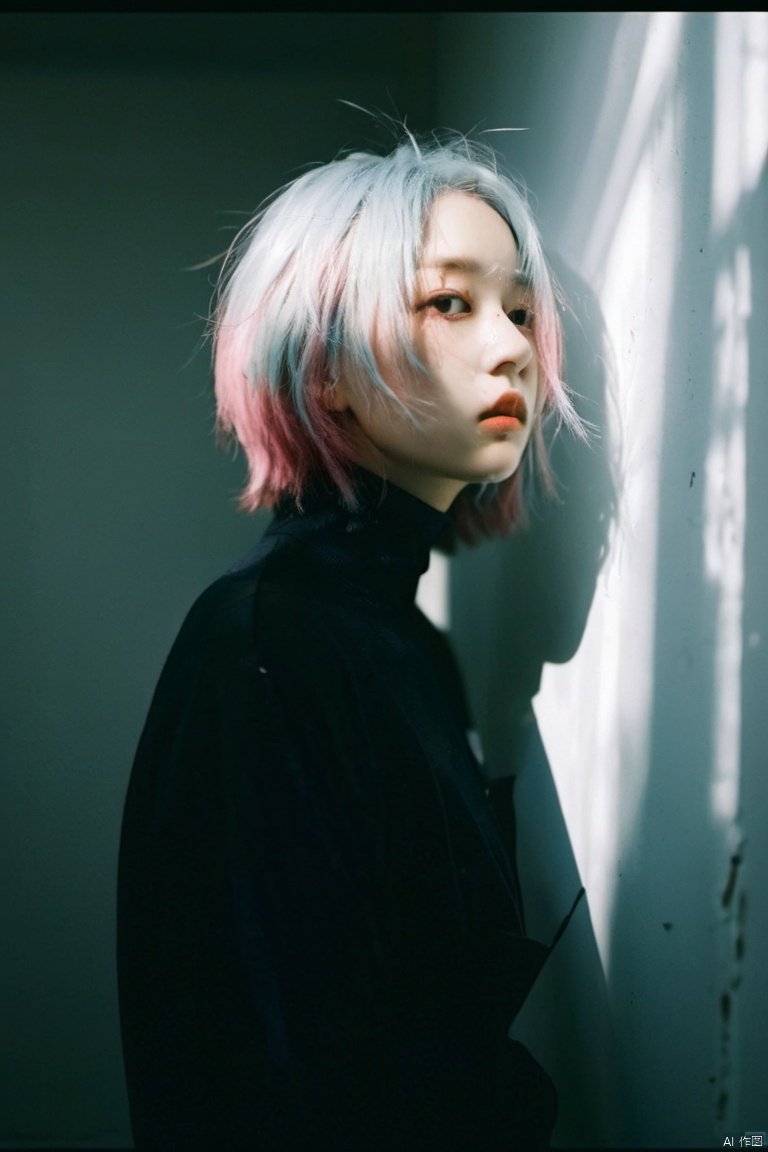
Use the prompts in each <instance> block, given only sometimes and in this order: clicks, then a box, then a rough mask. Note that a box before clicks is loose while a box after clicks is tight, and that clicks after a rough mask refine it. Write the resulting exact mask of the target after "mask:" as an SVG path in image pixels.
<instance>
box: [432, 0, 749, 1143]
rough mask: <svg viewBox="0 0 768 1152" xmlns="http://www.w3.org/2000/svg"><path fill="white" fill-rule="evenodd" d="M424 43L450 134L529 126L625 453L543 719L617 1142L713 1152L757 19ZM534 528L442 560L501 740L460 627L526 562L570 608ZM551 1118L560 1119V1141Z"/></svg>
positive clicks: (591, 23) (745, 944) (734, 891)
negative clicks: (604, 549) (600, 1023)
mask: <svg viewBox="0 0 768 1152" xmlns="http://www.w3.org/2000/svg"><path fill="white" fill-rule="evenodd" d="M442 36H443V42H442V43H443V60H444V65H443V68H444V70H443V74H442V77H441V87H440V98H441V112H442V120H443V121H444V122H447V123H453V124H456V125H457V126H458V127H462V128H468V127H470V126H471V125H472V124H473V123H475V122H478V121H480V120H483V121H484V123H483V125H482V126H488V127H494V128H495V127H503V126H513V127H526V128H527V129H528V131H527V132H526V133H525V134H522V133H520V134H517V133H516V134H508V135H501V134H499V135H496V136H493V137H489V139H491V140H492V141H493V142H494V143H495V144H496V146H497V147H499V148H500V150H501V151H502V153H503V154H505V155H506V157H507V158H508V163H509V164H510V165H511V166H512V167H513V168H517V169H519V170H520V171H521V172H522V173H523V174H524V175H525V177H526V179H527V181H528V183H529V185H530V188H531V191H532V193H533V194H534V195H535V197H536V200H537V202H538V209H539V216H540V219H541V220H542V223H543V227H544V232H545V237H546V239H547V241H548V242H549V244H550V246H551V247H552V248H553V249H554V250H556V251H557V252H558V253H559V254H560V256H561V257H562V258H564V260H565V261H566V262H567V264H568V265H569V266H570V268H571V269H573V270H574V271H575V272H576V273H578V274H579V275H580V276H581V277H582V278H583V279H584V280H585V281H586V282H587V284H588V285H589V287H590V288H591V289H592V291H593V292H594V295H595V297H596V300H597V302H598V304H599V307H600V309H601V310H602V313H603V316H604V319H605V324H606V327H607V332H608V336H609V341H610V347H611V350H612V351H611V354H610V357H609V360H608V362H607V364H606V365H605V367H606V368H608V369H610V371H609V372H608V373H607V382H608V388H607V393H606V394H605V396H604V397H602V398H603V399H604V400H605V403H604V404H602V405H601V404H600V400H601V396H600V395H599V393H600V388H598V387H597V385H596V378H595V379H592V380H588V379H586V378H585V377H584V376H583V375H580V374H579V373H580V372H581V371H582V370H583V367H584V360H583V357H581V353H579V355H580V357H581V358H580V359H579V362H578V365H577V367H578V370H579V371H577V373H576V376H577V379H575V380H574V381H573V383H574V386H575V387H576V388H577V390H579V391H586V392H587V393H588V400H587V403H586V409H585V410H586V411H587V413H588V414H591V415H592V417H593V418H595V416H597V422H598V423H599V424H601V425H602V426H603V439H602V441H601V442H600V443H599V445H598V446H597V448H596V452H597V454H598V457H600V456H602V457H603V458H605V457H606V456H607V457H608V458H611V457H612V458H614V459H615V460H616V461H617V463H618V477H619V490H618V506H617V513H616V516H615V517H614V518H613V526H612V532H611V543H610V549H609V553H608V557H607V560H606V562H605V563H604V565H603V567H602V570H601V572H600V575H599V578H598V580H597V584H596V589H595V593H594V599H593V601H592V605H591V610H590V611H589V614H588V619H587V621H586V627H585V631H584V636H583V639H582V640H581V643H580V645H579V646H578V651H577V652H576V654H575V655H574V654H573V652H572V651H570V650H569V649H568V645H565V649H564V651H563V652H561V653H556V652H555V647H556V646H552V645H550V648H549V652H546V651H545V649H546V644H544V645H543V646H542V648H541V651H542V653H544V659H545V660H547V661H548V662H547V663H546V664H545V667H544V674H543V680H542V686H541V690H540V692H539V693H538V695H537V697H536V700H535V713H536V717H537V719H538V724H539V727H540V730H541V734H542V737H543V743H544V746H545V748H546V753H547V757H548V759H549V763H550V765H551V769H552V774H553V776H554V779H555V781H556V785H557V790H558V793H559V796H560V800H561V802H562V808H563V812H564V814H565V819H566V821H567V825H568V828H569V831H570V836H571V841H572V844H573V848H574V852H575V857H576V861H577V863H578V868H579V871H580V873H581V876H582V878H583V880H584V883H585V885H586V888H587V891H588V895H589V902H590V910H591V914H592V922H593V925H594V930H595V936H596V939H597V943H598V945H599V951H600V955H601V958H602V962H603V966H604V970H605V972H606V974H607V989H608V996H609V1003H610V1012H611V1018H612V1022H613V1026H614V1030H615V1034H616V1043H617V1051H618V1065H619V1068H620V1070H621V1073H622V1079H623V1081H624V1090H623V1107H624V1112H625V1121H626V1132H627V1136H626V1139H627V1142H628V1143H629V1144H631V1145H634V1146H645V1147H653V1146H675V1147H688V1146H696V1145H722V1142H723V1138H724V1136H725V1135H726V1134H728V1133H734V1134H736V1135H737V1137H738V1136H739V1135H741V1134H742V1133H744V1132H745V1131H750V1130H755V1131H761V1130H762V1129H764V1128H766V1127H768V1112H767V1111H766V1103H765V1101H766V1095H765V1084H766V1082H768V1076H767V1075H766V1071H767V1064H768V1061H767V1060H766V1057H765V1048H764V1044H762V1043H761V1036H760V1027H761V1026H760V1021H763V1022H764V1021H765V1020H766V1018H767V1017H768V985H767V980H766V967H765V962H764V956H765V948H766V943H767V942H768V941H767V939H766V937H767V936H768V910H767V909H766V902H765V899H764V897H763V894H762V887H763V877H764V876H765V875H766V839H765V837H764V835H763V822H764V817H765V814H766V812H767V811H768V795H767V792H768V774H766V771H765V769H766V747H767V746H768V745H767V744H766V735H767V733H766V708H765V702H766V701H767V700H768V669H767V668H766V650H767V648H768V632H767V631H766V628H768V618H767V615H768V608H767V604H766V593H765V578H764V572H765V562H766V559H767V557H766V551H767V546H768V532H766V521H765V516H764V511H763V502H764V499H765V493H766V491H768V484H767V483H766V480H767V479H768V477H767V476H766V463H765V461H766V453H765V447H764V438H765V435H766V433H768V411H767V407H768V404H767V401H766V389H765V368H766V360H767V359H768V358H767V356H766V331H765V321H764V317H765V315H766V303H767V302H768V301H767V299H766V223H767V222H768V213H766V208H767V207H768V204H767V203H766V200H767V197H766V177H765V160H766V147H767V145H768V17H766V15H765V14H764V13H742V14H739V13H736V14H723V13H715V14H702V13H698V14H696V13H669V12H658V13H623V14H621V13H618V14H614V13H612V14H604V13H592V14H577V15H572V16H565V15H563V14H556V13H554V14H546V15H542V16H538V17H537V16H535V15H534V14H530V13H529V14H521V15H483V16H477V17H468V16H461V17H452V18H448V19H447V20H446V22H445V25H444V27H443V31H442ZM458 45H461V50H459V49H458ZM577 296H578V297H579V300H578V301H577V308H576V311H577V312H579V311H581V312H583V310H584V304H585V301H587V300H588V294H586V293H584V292H583V291H581V290H579V289H577ZM601 371H602V369H601V367H600V366H599V365H595V373H596V376H597V375H599V374H600V372H601ZM596 403H597V406H595V404H596ZM568 476H569V480H568V487H567V490H566V491H565V493H564V497H565V505H564V507H563V508H562V509H561V510H560V511H559V512H558V513H557V514H556V516H560V517H561V520H562V522H563V523H574V524H577V525H579V524H581V523H582V522H584V523H586V524H589V523H590V522H591V520H590V514H589V509H588V507H586V508H585V504H586V505H588V504H589V502H590V499H592V498H594V503H595V508H596V511H598V512H599V510H600V504H601V501H600V498H599V493H598V488H597V487H594V488H593V490H592V496H590V491H589V489H588V488H585V487H584V486H583V484H581V486H580V480H579V477H580V470H579V469H576V470H573V469H572V470H571V472H570V473H568ZM606 507H608V505H604V506H603V511H604V510H605V508H606ZM548 515H549V517H550V520H551V519H552V515H553V514H551V513H550V514H548ZM546 520H547V517H546V516H545V526H546ZM541 535H542V532H541V530H540V531H539V532H538V535H537V534H534V542H535V544H536V547H537V548H538V552H537V553H536V555H535V557H534V560H533V561H532V560H530V559H528V560H526V558H525V545H524V543H520V542H518V543H515V544H513V545H502V546H499V548H497V550H496V561H495V564H496V567H495V568H494V569H491V570H490V574H489V569H488V568H487V567H485V566H484V567H482V568H480V567H479V566H478V565H479V561H477V560H475V559H474V558H472V557H464V558H463V559H462V560H460V562H459V563H458V564H457V565H456V568H455V572H454V625H455V627H456V630H457V638H458V641H459V644H460V646H461V648H462V652H463V655H464V659H465V663H466V665H467V667H468V670H469V673H470V677H471V678H472V680H473V682H474V683H475V685H476V695H477V699H478V703H479V707H480V710H481V711H482V710H483V708H486V716H485V728H486V735H487V738H490V739H491V740H492V741H495V742H496V745H497V747H499V748H500V749H502V750H503V748H504V730H505V725H507V728H508V726H509V718H508V717H507V718H505V717H504V699H505V693H506V699H507V700H509V699H510V698H511V697H512V696H514V694H515V692H516V691H517V689H518V686H516V685H515V684H514V683H512V682H511V681H510V680H507V681H504V678H503V676H502V678H501V688H500V687H499V679H498V678H497V680H496V682H495V683H492V684H488V683H487V677H486V690H485V691H483V690H482V687H481V685H482V677H483V675H486V674H485V673H484V672H483V671H482V660H481V654H480V652H479V651H478V647H479V645H478V644H477V642H476V636H475V638H474V639H473V635H472V632H471V629H470V628H469V627H467V626H465V625H463V624H462V618H461V617H462V614H466V613H467V611H468V610H467V608H466V598H467V596H470V597H471V596H473V595H474V596H475V597H477V595H478V594H479V593H481V592H482V590H483V588H485V590H486V591H487V589H488V581H489V579H492V580H494V581H495V585H494V590H495V592H496V594H497V595H500V596H503V595H504V592H505V589H507V590H509V589H514V594H515V596H517V597H518V598H519V599H520V610H519V615H518V620H517V623H518V624H520V623H521V622H522V621H523V620H524V614H525V612H526V600H525V591H526V584H525V582H524V581H523V580H522V579H521V573H522V575H527V576H529V577H530V583H529V584H528V585H527V589H528V592H529V595H530V596H532V598H533V601H534V602H535V603H538V601H539V600H540V598H541V593H540V591H539V588H540V585H541V583H542V582H543V581H546V580H549V581H554V584H555V586H556V587H557V589H558V592H557V595H558V596H559V597H562V598H564V600H565V601H567V600H568V598H569V596H570V595H571V592H570V591H569V585H571V584H572V585H573V589H574V591H575V594H576V596H577V597H579V596H583V589H584V587H586V586H588V585H589V577H588V576H585V575H584V573H585V572H586V573H590V572H592V571H593V561H594V548H593V547H592V545H591V543H590V542H589V540H588V539H587V538H586V537H585V538H584V539H585V547H584V549H583V551H582V553H581V554H580V552H579V547H578V542H577V543H576V544H575V545H573V542H572V543H571V545H569V547H568V548H567V549H561V550H560V552H559V553H558V551H557V550H555V551H552V552H550V553H547V552H546V551H543V550H542V549H541V548H540V547H539V545H538V543H537V541H539V538H540V537H541ZM544 535H546V531H545V532H544ZM547 563H549V565H550V566H549V568H547ZM510 564H513V565H514V568H513V569H511V568H510ZM526 564H527V565H528V569H526V568H525V567H524V566H525V565H526ZM537 564H538V567H537ZM553 564H554V570H553V567H552V565H553ZM558 565H559V570H558ZM503 580H506V581H507V583H506V585H505V584H503V583H501V581H503ZM459 593H460V595H459ZM457 606H458V607H457ZM561 611H562V614H563V616H564V617H566V616H567V615H568V612H567V608H566V607H563V605H562V602H561ZM576 615H577V616H578V612H576ZM495 619H496V623H497V625H498V626H499V628H500V631H499V634H498V635H497V636H496V648H497V650H500V651H502V652H503V651H505V650H507V649H510V650H513V649H514V647H515V646H516V644H517V643H518V632H517V631H516V625H515V621H514V620H513V621H512V622H511V623H507V624H506V626H505V623H504V618H503V615H501V616H500V615H499V613H498V612H497V613H496V617H495ZM483 627H485V629H486V631H489V630H490V633H492V631H493V627H494V622H493V618H492V619H491V621H490V622H488V621H486V623H485V624H484V625H483ZM476 631H477V630H476V629H475V632H476ZM523 632H524V629H523ZM571 657H572V658H571ZM511 659H512V657H511V656H510V657H509V660H511ZM561 660H566V661H567V662H566V663H561V664H556V663H554V662H553V661H561ZM489 699H493V700H495V705H494V709H493V713H492V714H491V715H488V714H487V702H488V700H489ZM528 774H529V775H530V774H531V770H530V769H529V773H528ZM539 775H540V778H541V780H542V781H544V780H545V777H546V763H545V762H544V764H543V767H540V769H539ZM524 778H525V776H523V779H524ZM539 789H540V791H541V794H542V795H544V794H545V792H546V788H545V785H544V784H543V783H541V784H540V785H539ZM533 791H534V792H535V788H534V789H533ZM536 803H537V801H535V798H534V803H533V807H529V808H528V809H527V810H526V812H527V814H528V816H529V818H530V820H531V821H533V822H536V821H537V819H538V817H540V816H541V812H537V809H536ZM548 819H550V824H549V825H547V827H549V828H550V829H554V824H553V823H552V819H553V818H551V817H550V818H548ZM552 835H553V837H554V835H555V834H554V832H553V833H552ZM553 842H554V841H553ZM559 852H560V855H561V856H562V859H563V861H564V863H563V864H562V866H561V868H560V880H557V878H555V880H554V881H553V883H554V884H555V885H556V886H557V884H559V885H560V887H563V886H564V881H563V877H566V878H568V879H570V872H569V867H570V865H569V864H568V862H567V852H566V850H565V849H564V848H563V847H562V845H561V846H560V848H559ZM556 871H557V870H556ZM587 935H588V934H587V933H584V934H583V938H584V939H586V938H587ZM584 970H585V972H591V977H590V979H592V978H594V971H593V970H592V969H590V967H589V965H588V964H587V965H585V967H584ZM585 1012H586V1006H585ZM587 1027H588V1026H587ZM568 1042H569V1043H570V1044H574V1043H575V1042H574V1041H573V1039H572V1038H571V1039H570V1040H569V1041H568ZM603 1042H604V1041H603V1040H602V1039H601V1040H600V1041H599V1043H600V1044H602V1043H603ZM586 1046H587V1047H589V1037H587V1038H586ZM592 1058H593V1059H595V1057H594V1053H593V1057H592ZM599 1064H600V1062H599V1060H597V1061H596V1066H599ZM582 1119H583V1121H584V1125H586V1124H587V1123H594V1116H593V1117H592V1118H591V1120H590V1119H589V1118H582ZM568 1123H571V1128H570V1129H569V1128H568ZM568 1123H566V1125H565V1127H563V1126H561V1128H560V1130H559V1132H558V1135H559V1137H560V1139H561V1140H562V1141H563V1142H565V1143H574V1144H575V1143H578V1142H579V1137H580V1136H583V1132H584V1131H585V1130H586V1129H585V1127H582V1130H581V1131H579V1123H580V1120H579V1117H578V1116H576V1117H575V1120H574V1118H573V1117H572V1118H571V1120H570V1121H568ZM574 1123H575V1128H574V1126H573V1125H574ZM736 1145H737V1146H738V1139H737V1141H736Z"/></svg>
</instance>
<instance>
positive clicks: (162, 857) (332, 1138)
mask: <svg viewBox="0 0 768 1152" xmlns="http://www.w3.org/2000/svg"><path fill="white" fill-rule="evenodd" d="M215 340H216V392H217V401H218V412H219V421H220V425H221V427H222V428H223V429H224V430H226V431H228V432H233V433H234V434H235V435H236V437H237V439H238V440H239V442H240V444H241V445H242V447H243V449H244V451H245V454H246V456H247V460H248V465H249V480H248V484H247V488H246V490H245V493H244V496H243V504H244V506H245V507H246V508H249V509H253V508H256V507H260V506H264V505H269V506H273V507H274V509H275V514H274V519H273V521H272V524H271V526H270V527H269V529H268V530H267V533H266V535H265V537H264V539H263V540H262V541H261V543H260V544H259V545H258V547H257V548H256V549H255V550H254V551H253V552H252V553H251V554H250V555H249V556H248V557H246V558H245V559H244V560H243V561H242V562H241V563H240V564H239V565H237V566H236V567H235V568H233V569H232V570H231V571H230V572H228V573H227V574H226V575H225V576H224V577H222V578H221V579H220V580H218V581H217V582H216V583H215V584H214V585H213V586H212V587H211V588H209V589H208V590H207V591H206V592H205V593H204V594H203V595H202V596H201V598H200V599H199V600H198V601H197V603H196V604H195V605H194V607H193V608H192V610H191V612H190V614H189V616H188V618H187V620H186V621H185V623H184V625H183V627H182V629H181V632H180V635H179V637H178V639H177V641H176V643H175V645H174V647H173V649H172V651H171V654H170V656H169V658H168V661H167V663H166V666H165V669H164V671H163V674H162V677H161V679H160V683H159V685H158V688H157V691H156V694H155V698H154V701H153V704H152V708H151V710H150V714H149V717H148V720H147V724H146V727H145V730H144V733H143V736H142V739H141V743H140V746H139V750H138V754H137V757H136V762H135V765H134V769H133V774H132V777H131V782H130V787H129V792H128V797H127V801H126V808H125V816H124V822H123V834H122V842H121V854H120V873H119V906H118V924H119V932H118V959H119V985H120V1007H121V1019H122V1029H123V1047H124V1054H125V1064H126V1073H127V1080H128V1089H129V1099H130V1106H131V1116H132V1122H133V1126H134V1135H135V1139H136V1146H137V1148H139V1149H142V1148H164V1149H165V1148H180V1149H181V1148H184V1149H188V1148H222V1149H225V1148H226V1149H231V1148H241V1147H242V1148H258V1149H262V1148H263V1149H265V1150H272V1149H275V1150H277V1149H281V1150H282V1149H285V1150H288V1149H334V1150H341V1149H382V1150H383V1149H388V1150H391V1149H395V1148H397V1149H401V1148H403V1147H406V1148H419V1149H427V1148H429V1149H433V1148H434V1149H454V1148H455V1149H470V1148H471V1149H484V1150H495V1149H499V1150H501V1149H514V1148H525V1149H535V1148H540V1147H547V1146H548V1139H549V1134H550V1132H551V1129H552V1126H553V1123H554V1117H555V1111H556V1096H555V1092H554V1089H553V1087H552V1085H551V1082H550V1081H549V1078H548V1077H547V1075H546V1073H545V1072H544V1071H543V1070H542V1069H541V1068H540V1067H539V1065H538V1064H537V1063H536V1062H535V1061H534V1060H533V1058H532V1057H531V1056H530V1054H529V1053H528V1052H527V1051H526V1049H525V1048H523V1047H522V1046H521V1045H520V1044H517V1043H513V1042H512V1041H510V1040H509V1039H508V1038H507V1032H508V1029H509V1026H510V1024H511V1022H512V1019H513V1017H514V1015H515V1013H516V1012H517V1010H518V1009H519V1007H520V1005H521V1004H522V1002H523V1000H524V998H525V996H526V994H527V992H528V990H529V989H530V987H531V985H532V984H533V982H534V980H535V978H536V975H537V973H538V971H539V969H540V967H541V965H542V963H543V962H544V960H545V958H546V956H547V955H548V952H549V947H547V946H546V945H544V944H542V943H539V942H537V941H534V940H531V939H529V938H528V937H526V935H525V927H524V917H523V906H522V899H521V895H520V892H519V887H518V883H517V877H516V872H515V865H514V843H513V838H514V837H513V829H514V825H513V820H512V815H511V805H510V802H509V800H510V798H509V796H506V797H505V798H504V800H505V802H504V803H502V802H501V801H499V803H498V804H495V802H494V798H492V797H490V795H489V791H488V789H487V788H486V786H485V782H484V778H483V776H482V775H481V772H480V768H479V764H478V761H477V759H476V758H475V755H474V753H473V746H472V745H471V744H470V740H469V738H468V733H469V730H470V721H469V717H468V715H467V709H466V705H465V700H464V694H463V689H462V686H461V683H460V679H459V676H458V673H457V670H456V667H455V664H454V662H453V660H452V657H451V654H450V652H449V650H448V647H447V644H446V641H445V639H444V638H443V636H442V635H441V634H440V633H439V632H438V631H437V630H436V629H435V628H434V627H433V626H432V625H431V624H429V623H428V621H427V620H426V618H425V617H424V616H423V615H422V614H421V613H420V612H419V611H418V609H417V608H416V606H415V604H414V595H415V591H416V586H417V582H418V579H419V577H420V575H421V574H422V573H423V572H424V571H425V570H426V568H427V566H428V563H429V552H430V548H431V546H432V545H433V544H434V543H435V541H436V540H437V539H438V538H440V537H441V535H444V534H445V532H446V530H450V529H451V527H454V528H455V530H456V531H458V532H459V533H460V534H461V535H462V536H464V537H465V538H467V539H476V538H477V537H479V536H481V535H483V534H489V533H491V532H493V531H500V530H501V531H503V530H505V529H507V528H508V527H509V526H510V525H511V524H512V523H513V522H514V520H515V519H516V518H519V516H520V515H521V512H522V484H523V481H524V473H525V471H526V470H529V469H530V468H531V467H532V466H533V465H534V464H535V463H538V466H539V468H540V469H541V470H542V471H543V473H544V475H545V477H546V476H547V471H546V462H545V459H544V454H543V441H542V438H541V417H542V414H543V412H544V411H545V409H547V408H554V409H556V410H557V412H558V413H559V414H560V416H561V418H564V419H565V420H566V422H567V423H568V424H569V425H570V426H571V427H572V428H574V429H575V430H576V431H577V432H579V430H580V425H579V422H578V418H577V417H576V416H575V414H574V412H573V409H572V408H571V405H570V402H569V400H568V397H567V395H566V392H565V389H564V386H563V385H562V383H561V382H560V379H559V368H560V326H559V322H558V317H557V311H556V301H555V296H554V292H553V287H552V283H551V279H550V276H549V274H548V271H547V266H546V263H545V261H544V258H543V255H542V252H541V247H540V242H539V239H538V236H537V232H536V229H535V226H534V224H533V221H532V219H531V216H530V213H529V210H528V208H527V207H526V204H525V202H524V200H523V198H522V197H521V195H520V194H519V192H518V191H517V190H516V188H515V187H514V185H513V184H512V183H511V182H510V181H509V180H508V179H506V178H505V177H503V176H501V175H499V174H498V173H497V172H496V170H495V167H494V163H493V157H492V154H490V153H489V152H487V151H485V150H481V149H478V148H475V147H471V146H470V145H468V144H467V143H466V142H465V141H463V140H461V139H458V140H449V141H448V142H447V143H438V142H434V141H433V142H431V143H429V144H425V145H423V146H419V145H418V144H417V143H416V141H415V140H413V139H409V140H407V141H406V142H404V143H403V144H401V145H400V146H399V147H398V148H396V150H395V151H394V152H393V153H392V154H391V155H389V156H386V157H383V158H382V157H378V156H373V155H366V154H352V155H349V156H347V157H345V158H343V159H340V160H337V161H334V162H332V163H331V164H328V165H325V166H324V167H321V168H317V169H315V170H313V171H311V172H309V173H307V174H305V175H304V176H302V177H300V178H299V179H298V180H296V181H294V182H293V183H292V184H290V185H289V186H288V187H287V188H286V189H284V190H283V191H282V192H281V193H280V194H279V195H278V196H277V197H276V198H275V199H274V200H273V202H272V203H271V205H270V206H269V207H268V208H266V210H265V211H264V212H263V213H262V214H261V215H260V216H259V217H257V219H256V220H255V221H254V222H253V223H252V224H251V225H250V226H249V227H248V228H247V229H246V230H245V232H244V233H243V234H242V235H241V236H240V237H239V238H238V239H237V240H236V242H235V244H234V245H233V249H232V251H231V253H230V257H229V259H228V260H227V262H226V264H225V271H224V275H223V277H222V285H221V290H220V299H219V304H218V309H217V311H216V315H215ZM536 456H538V460H537V461H536V459H535V457H536ZM505 836H506V843H505Z"/></svg>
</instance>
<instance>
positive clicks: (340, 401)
mask: <svg viewBox="0 0 768 1152" xmlns="http://www.w3.org/2000/svg"><path fill="white" fill-rule="evenodd" d="M349 399H350V397H349V390H348V389H347V386H346V384H345V383H344V381H343V380H333V381H331V382H329V383H328V384H326V385H325V387H324V389H323V404H324V405H325V407H326V408H327V409H328V411H329V412H348V411H349V409H350V403H349Z"/></svg>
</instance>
